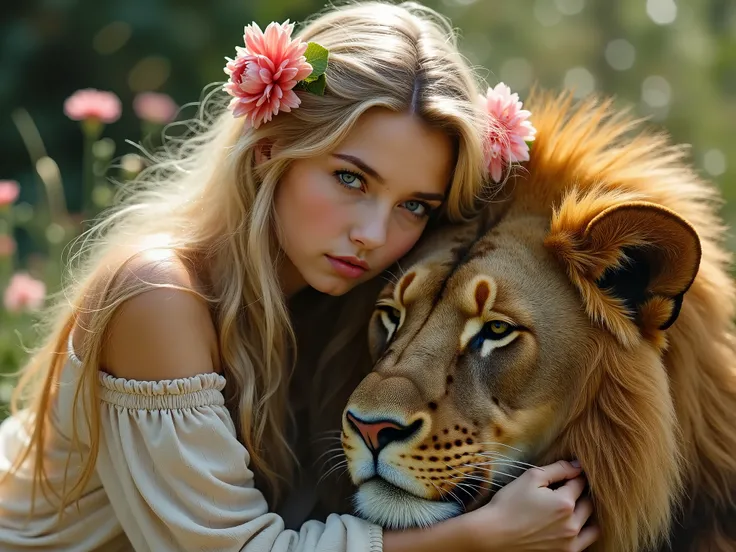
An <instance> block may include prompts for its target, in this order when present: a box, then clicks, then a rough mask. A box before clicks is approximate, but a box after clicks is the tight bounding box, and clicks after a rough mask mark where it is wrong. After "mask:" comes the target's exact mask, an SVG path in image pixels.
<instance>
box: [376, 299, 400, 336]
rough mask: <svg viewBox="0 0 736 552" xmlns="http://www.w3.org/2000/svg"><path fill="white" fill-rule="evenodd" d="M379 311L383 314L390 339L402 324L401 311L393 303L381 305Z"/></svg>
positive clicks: (382, 320) (383, 320)
mask: <svg viewBox="0 0 736 552" xmlns="http://www.w3.org/2000/svg"><path fill="white" fill-rule="evenodd" d="M378 311H379V312H380V315H381V322H383V326H384V327H385V328H386V330H387V331H388V334H389V335H388V337H389V339H390V338H391V336H392V335H393V333H394V332H396V330H397V329H398V328H399V326H400V325H401V311H400V310H399V309H397V308H396V307H394V306H391V305H379V306H378Z"/></svg>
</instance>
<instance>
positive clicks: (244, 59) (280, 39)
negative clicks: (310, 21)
mask: <svg viewBox="0 0 736 552" xmlns="http://www.w3.org/2000/svg"><path fill="white" fill-rule="evenodd" d="M293 30H294V25H293V24H290V23H289V21H288V20H287V21H286V22H284V23H281V24H279V23H275V22H274V23H271V24H269V25H268V27H266V31H265V32H262V31H261V29H260V27H259V26H258V25H257V24H256V23H253V24H252V25H248V26H247V27H245V35H244V36H243V38H244V40H245V48H240V47H237V48H236V51H237V56H236V57H235V59H228V63H227V65H226V66H225V73H226V74H227V75H229V76H230V80H229V81H228V83H227V84H226V85H225V90H226V91H227V92H228V93H229V94H230V95H231V96H233V99H232V100H231V102H230V109H232V111H233V116H235V117H245V120H246V123H248V124H250V125H251V126H252V127H253V128H258V127H259V126H260V125H261V124H262V123H264V122H268V121H270V120H271V118H272V117H273V116H274V115H276V114H277V113H278V112H279V111H281V110H283V111H291V110H292V109H293V108H296V107H298V106H299V104H300V103H301V100H300V99H299V97H298V96H297V95H296V93H295V92H294V91H293V90H292V89H293V88H294V86H296V84H297V82H299V81H300V80H304V79H305V78H307V77H308V76H309V75H310V74H311V73H312V66H311V65H310V64H309V63H307V60H306V58H305V57H304V52H305V51H306V49H307V43H306V42H302V41H301V40H299V39H295V40H292V39H291V33H292V31H293Z"/></svg>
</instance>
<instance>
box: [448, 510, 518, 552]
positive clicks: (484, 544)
mask: <svg viewBox="0 0 736 552" xmlns="http://www.w3.org/2000/svg"><path fill="white" fill-rule="evenodd" d="M450 521H452V522H454V523H455V524H456V525H457V528H456V529H455V531H454V532H455V533H456V534H457V535H458V537H459V538H460V539H461V543H462V546H463V550H467V551H468V552H479V551H481V550H482V551H483V552H508V550H511V549H512V548H513V545H514V542H513V541H514V539H513V538H511V535H510V533H509V527H508V522H507V521H505V520H504V519H503V516H502V513H501V511H500V509H499V508H498V506H496V505H495V504H487V505H485V506H482V507H481V508H479V509H478V510H474V511H472V512H468V513H467V514H463V515H461V516H459V517H457V518H454V519H452V520H450Z"/></svg>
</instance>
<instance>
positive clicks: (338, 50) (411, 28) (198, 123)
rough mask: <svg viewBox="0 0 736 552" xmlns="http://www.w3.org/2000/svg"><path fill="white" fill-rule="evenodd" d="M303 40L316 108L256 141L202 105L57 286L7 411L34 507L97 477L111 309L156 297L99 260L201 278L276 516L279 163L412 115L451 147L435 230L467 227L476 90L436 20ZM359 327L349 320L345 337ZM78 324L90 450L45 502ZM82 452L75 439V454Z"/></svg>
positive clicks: (415, 9)
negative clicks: (159, 252) (368, 125)
mask: <svg viewBox="0 0 736 552" xmlns="http://www.w3.org/2000/svg"><path fill="white" fill-rule="evenodd" d="M298 34H299V36H300V37H301V38H302V39H303V40H305V41H310V40H311V41H315V42H318V43H320V44H321V45H323V46H324V47H326V48H327V49H328V50H329V51H330V64H329V68H328V80H327V83H328V84H327V86H328V89H327V92H326V94H325V95H324V96H316V95H312V94H302V95H301V99H302V103H301V106H300V107H299V108H298V109H296V110H293V111H292V112H290V113H281V114H279V115H278V116H276V117H274V119H273V120H272V121H271V122H269V123H266V124H264V125H263V126H261V127H260V128H259V129H257V130H252V129H248V130H245V129H244V128H243V125H242V120H239V119H234V118H233V117H232V115H231V114H230V113H229V112H227V111H225V110H224V105H225V104H226V102H227V99H228V97H227V96H226V95H225V94H224V93H222V92H219V93H215V94H213V95H211V96H210V97H209V98H208V99H207V100H206V101H205V102H203V104H202V106H201V107H200V112H199V114H198V117H196V118H195V119H194V120H193V121H189V124H190V125H191V126H192V128H193V130H194V131H195V132H194V136H191V137H188V138H187V139H186V140H179V141H172V142H170V143H169V145H168V147H167V148H166V149H165V150H164V151H163V152H162V153H160V154H159V155H158V157H157V159H156V163H155V164H154V165H153V166H152V167H151V168H149V169H147V170H146V171H144V172H143V173H141V175H140V176H139V177H138V178H137V179H136V180H135V181H133V182H131V183H129V184H128V185H126V187H125V188H124V190H123V193H122V195H121V196H120V201H119V205H118V206H117V207H116V208H115V209H114V211H112V212H110V213H108V214H106V216H105V217H104V219H102V220H100V221H99V222H98V223H97V224H96V226H95V228H93V230H92V232H90V233H89V234H88V236H87V237H86V239H85V247H84V250H85V255H84V257H83V259H84V260H83V262H82V264H81V266H78V267H77V270H76V271H75V274H76V277H75V279H74V281H71V282H70V283H69V284H68V285H67V286H66V288H65V293H64V295H65V297H66V300H65V301H62V302H60V303H59V305H57V307H56V311H57V312H55V314H54V316H53V319H52V321H51V327H50V328H49V335H48V337H47V339H46V341H45V343H44V345H43V346H42V347H41V348H40V350H39V351H37V352H36V354H35V355H34V356H33V357H32V358H31V360H30V362H29V364H28V365H27V366H26V368H25V371H24V374H23V376H22V378H21V381H20V383H19V385H18V387H17V389H16V392H15V394H14V397H13V404H12V409H13V412H14V413H16V412H18V409H19V408H20V406H21V405H22V406H24V407H26V408H28V412H30V413H31V414H32V419H33V420H35V421H34V423H33V425H32V427H31V428H30V433H31V434H30V443H29V446H28V447H27V448H26V449H25V451H24V453H23V454H22V455H20V457H19V458H18V459H17V461H16V464H15V468H16V469H17V467H18V466H20V465H21V464H22V463H23V462H24V461H25V460H26V459H27V458H28V457H29V456H33V459H34V460H35V464H34V496H35V494H36V486H37V485H39V484H40V486H41V489H42V491H43V492H44V494H45V495H46V496H47V497H48V494H47V491H49V490H50V491H51V492H52V493H54V494H55V495H56V496H57V498H59V499H60V501H61V506H60V511H63V509H64V508H65V507H66V506H67V505H68V504H71V503H72V502H73V501H74V500H76V499H77V498H78V497H79V496H80V494H81V492H82V490H83V489H84V486H85V484H86V482H87V481H88V480H89V478H90V476H91V475H92V473H93V471H94V466H95V462H96V458H97V453H98V448H99V436H98V435H99V412H98V408H99V407H98V396H97V388H96V382H97V378H98V370H99V363H100V358H101V350H102V344H103V338H104V333H105V331H106V330H107V328H108V325H109V323H110V321H111V319H112V317H113V315H114V313H115V310H116V308H117V307H118V306H119V305H120V304H122V303H123V302H124V301H126V300H128V299H130V298H131V297H133V296H135V295H137V294H139V293H141V292H143V291H146V290H147V289H151V286H152V285H156V284H153V283H151V282H143V281H140V280H139V279H131V278H125V277H124V276H123V273H122V271H123V268H124V266H125V265H124V264H123V265H121V266H118V267H116V270H114V271H113V273H112V274H109V273H108V272H109V269H108V268H106V267H104V263H101V262H100V261H101V260H102V259H103V258H104V257H105V256H106V255H107V254H108V253H109V252H110V251H113V250H116V248H117V250H119V249H120V248H121V247H132V246H133V244H135V243H137V241H136V240H142V239H145V238H146V237H150V236H156V235H162V234H164V235H166V236H167V241H166V247H167V248H170V249H171V250H172V251H174V252H175V253H176V254H177V255H178V256H179V257H181V258H182V259H187V260H190V261H191V262H192V264H193V266H195V267H197V268H196V270H198V271H200V272H202V271H205V268H204V267H205V266H206V274H207V275H208V277H209V281H210V285H209V286H208V289H207V292H206V295H205V294H204V293H202V292H201V291H195V290H187V291H190V292H193V293H197V294H198V295H201V296H203V297H205V298H206V300H207V301H209V302H210V304H211V305H212V312H213V319H214V322H215V325H216V328H217V331H218V339H219V348H220V354H221V360H222V366H223V372H224V375H225V376H226V378H227V381H228V385H227V389H226V394H227V397H226V398H228V399H229V403H228V404H229V407H230V410H231V412H232V414H233V418H234V420H235V422H236V423H235V425H236V427H237V429H238V437H239V439H241V441H242V442H243V444H244V445H245V446H246V448H247V449H248V451H249V453H250V457H251V469H253V471H254V472H255V473H256V475H257V477H260V478H261V480H260V482H259V487H260V488H261V489H262V490H263V491H264V493H265V494H266V496H267V497H268V498H269V501H270V502H271V504H272V505H274V504H275V503H277V502H278V499H279V498H280V497H281V495H282V494H283V493H282V491H283V486H284V483H285V482H287V483H288V481H289V479H290V477H291V475H292V472H293V469H294V465H295V464H294V460H295V459H294V455H293V454H292V452H291V450H290V448H289V444H288V442H287V440H286V438H285V435H284V428H285V425H286V422H287V420H288V417H289V415H290V413H289V406H288V395H287V393H288V385H287V384H286V382H287V380H288V378H289V375H290V371H289V368H290V366H292V365H293V362H294V354H295V343H296V337H295V334H294V330H293V328H292V325H291V322H290V316H289V312H288V308H287V305H286V302H285V299H284V297H283V294H282V292H281V289H280V287H279V284H278V282H279V279H278V278H277V274H276V269H275V268H274V265H275V260H276V258H277V255H278V253H279V247H278V243H277V238H276V228H275V223H274V213H273V209H272V206H273V197H274V191H275V189H276V186H277V185H278V182H279V179H280V178H281V176H282V175H283V174H284V173H285V171H286V170H287V169H288V167H289V164H290V163H291V162H292V161H293V160H295V159H300V158H308V157H311V156H316V155H320V154H323V153H326V152H329V151H330V150H332V149H334V148H335V146H336V145H337V144H338V143H339V142H340V141H341V140H342V139H343V138H345V137H346V135H347V134H348V133H349V132H350V130H351V128H352V127H353V125H354V124H355V122H356V121H357V120H358V118H359V117H360V116H361V115H362V114H363V113H365V112H366V111H367V110H368V109H370V108H373V107H383V108H387V109H390V110H393V111H396V112H411V113H413V114H415V115H416V116H418V117H420V118H421V119H422V120H423V121H425V122H426V123H427V124H429V125H431V126H432V127H434V128H440V129H442V130H443V131H445V132H447V133H448V134H449V135H450V136H451V137H452V138H453V140H454V142H455V158H456V165H455V168H454V171H453V174H452V180H451V183H450V188H449V193H448V196H447V200H446V202H445V205H444V206H443V208H442V213H441V216H442V217H443V219H444V220H448V221H461V220H466V219H468V218H469V217H471V216H472V215H473V214H474V213H475V212H476V210H477V208H478V206H479V201H478V200H479V197H480V195H481V192H482V185H483V181H484V177H485V173H484V169H483V148H482V132H483V129H484V124H485V121H484V117H483V116H482V113H480V112H479V111H478V107H477V106H478V102H477V96H478V93H479V89H478V84H479V81H478V80H477V79H476V77H475V75H474V73H473V71H472V70H471V68H470V67H469V65H468V64H467V63H466V61H465V60H464V58H463V57H462V56H461V55H460V54H459V53H458V49H457V44H456V40H455V36H454V33H453V30H452V28H451V26H450V25H449V23H448V22H447V21H446V20H445V19H444V18H443V17H441V16H440V15H438V14H437V13H436V12H434V11H432V10H431V9H428V8H426V7H423V6H420V5H418V4H413V3H406V4H401V5H390V4H385V3H379V2H368V3H358V4H351V5H346V6H343V7H339V8H332V9H330V10H328V11H326V12H325V13H323V14H318V15H317V16H316V17H314V18H313V19H312V20H311V21H310V22H308V23H307V24H306V25H305V26H304V27H303V28H302V29H301V31H300V32H299V33H298ZM264 143H272V144H277V145H278V147H277V148H274V149H273V155H272V156H271V157H270V159H269V160H268V161H265V162H263V163H259V164H258V165H256V162H255V155H256V154H255V151H256V146H257V145H258V144H264ZM103 271H104V272H103ZM203 274H204V272H203ZM205 279H206V278H205ZM367 287H369V286H367ZM366 293H368V291H366ZM357 295H359V292H358V291H354V292H353V293H351V294H349V299H350V300H352V301H355V300H356V296H357ZM332 299H334V298H332ZM345 299H346V300H347V299H348V298H345ZM362 322H363V321H361V320H355V323H354V326H355V328H360V327H362ZM82 323H83V324H82ZM75 325H78V326H83V328H82V329H83V330H84V332H83V335H84V337H83V348H82V349H83V351H84V354H83V355H80V356H83V360H82V371H81V379H80V383H79V386H78V388H77V390H76V395H75V406H74V412H75V413H76V412H77V411H78V410H80V407H81V410H82V411H83V412H84V418H85V423H86V425H87V429H88V430H89V443H90V451H89V455H88V456H87V458H86V459H85V464H84V469H83V472H82V475H81V477H80V479H79V480H78V481H76V482H74V483H73V484H72V485H66V484H65V485H64V489H63V490H62V491H61V492H59V491H58V490H54V489H50V485H49V483H48V479H47V478H46V476H45V471H44V464H43V453H44V450H43V443H44V441H45V438H46V432H47V430H48V429H47V426H48V424H47V421H48V417H49V413H50V405H51V400H52V399H53V395H54V389H55V382H56V381H57V379H58V374H59V371H60V370H61V368H62V367H63V365H64V363H65V358H66V355H67V341H68V338H69V335H70V332H71V331H72V330H73V329H74V327H75ZM357 332H359V329H353V330H349V331H347V332H344V334H345V335H346V336H348V337H347V338H346V339H345V340H344V341H343V342H344V343H348V341H349V340H350V338H351V337H354V336H355V335H357ZM346 346H347V345H346ZM332 349H333V350H334V349H335V347H333V348H332ZM333 352H334V351H333ZM74 426H75V427H77V426H78V424H77V421H76V420H75V421H74ZM78 445H79V439H78V436H77V435H76V434H75V435H74V436H73V447H72V448H74V446H78ZM266 452H267V454H268V458H266ZM70 456H71V454H70Z"/></svg>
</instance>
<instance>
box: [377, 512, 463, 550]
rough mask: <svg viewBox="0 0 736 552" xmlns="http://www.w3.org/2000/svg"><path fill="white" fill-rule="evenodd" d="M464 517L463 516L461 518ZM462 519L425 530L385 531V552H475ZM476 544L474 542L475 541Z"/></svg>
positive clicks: (452, 520) (451, 520) (454, 519)
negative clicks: (449, 551) (454, 551)
mask: <svg viewBox="0 0 736 552" xmlns="http://www.w3.org/2000/svg"><path fill="white" fill-rule="evenodd" d="M461 517H462V516H461ZM459 520H460V518H453V519H449V520H447V521H442V522H440V523H438V524H436V525H432V526H430V527H427V528H424V529H406V530H403V531H402V530H384V533H383V551H384V552H447V550H457V551H458V552H460V551H462V552H475V550H476V547H475V546H470V537H469V536H468V534H467V529H466V528H465V526H464V524H461V523H458V521H459ZM473 542H474V541H473Z"/></svg>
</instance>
